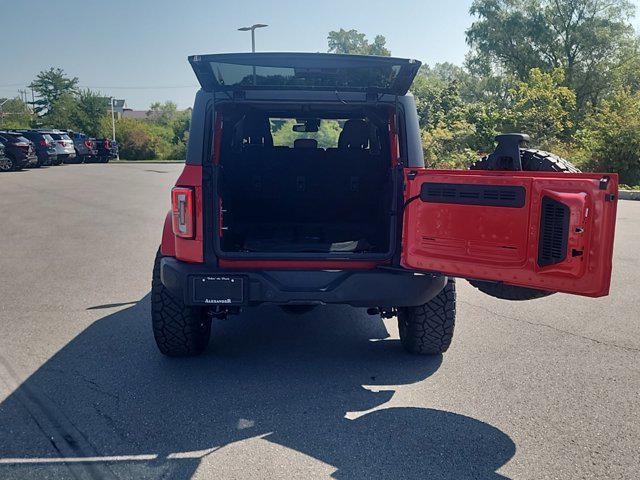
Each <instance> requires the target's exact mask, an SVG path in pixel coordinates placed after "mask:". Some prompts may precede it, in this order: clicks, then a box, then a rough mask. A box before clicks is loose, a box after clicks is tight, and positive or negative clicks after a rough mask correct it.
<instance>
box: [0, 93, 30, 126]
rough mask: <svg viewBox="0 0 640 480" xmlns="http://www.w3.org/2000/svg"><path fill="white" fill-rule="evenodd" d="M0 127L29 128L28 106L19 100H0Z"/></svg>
mask: <svg viewBox="0 0 640 480" xmlns="http://www.w3.org/2000/svg"><path fill="white" fill-rule="evenodd" d="M2 103H4V105H2V107H1V108H0V112H2V116H0V127H2V128H29V126H30V123H31V112H30V111H29V106H28V105H27V104H26V103H24V102H23V101H22V100H21V99H19V98H17V97H16V98H11V99H8V100H7V99H6V98H0V104H2Z"/></svg>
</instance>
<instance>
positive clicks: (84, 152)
mask: <svg viewBox="0 0 640 480" xmlns="http://www.w3.org/2000/svg"><path fill="white" fill-rule="evenodd" d="M67 135H69V137H71V140H73V146H74V148H75V149H76V160H77V161H78V163H82V162H85V163H89V162H91V161H92V160H95V158H96V157H97V156H98V149H97V148H96V141H95V139H93V138H90V137H88V136H87V135H85V134H84V133H80V132H72V131H67Z"/></svg>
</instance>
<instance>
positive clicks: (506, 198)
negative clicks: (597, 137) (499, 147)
mask: <svg viewBox="0 0 640 480" xmlns="http://www.w3.org/2000/svg"><path fill="white" fill-rule="evenodd" d="M405 182H406V185H407V187H406V189H405V204H406V207H405V212H404V230H403V239H402V264H403V266H404V267H406V268H411V269H416V270H427V271H437V272H442V273H445V274H448V275H451V276H456V277H462V278H472V279H481V280H494V281H500V282H504V283H508V284H512V285H519V286H523V287H531V288H537V289H541V290H548V291H554V292H566V293H573V294H577V295H585V296H590V297H600V296H605V295H607V294H608V293H609V284H610V280H611V264H612V256H613V236H614V229H615V220H616V206H617V195H618V177H617V175H615V174H582V173H580V174H577V173H576V174H567V173H551V172H487V171H456V170H452V171H449V170H426V169H405Z"/></svg>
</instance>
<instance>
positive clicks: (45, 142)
mask: <svg viewBox="0 0 640 480" xmlns="http://www.w3.org/2000/svg"><path fill="white" fill-rule="evenodd" d="M38 143H39V144H40V146H41V147H48V146H49V144H48V143H47V141H46V140H44V139H42V140H40V141H39V142H38Z"/></svg>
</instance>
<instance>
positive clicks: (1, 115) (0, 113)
mask: <svg viewBox="0 0 640 480" xmlns="http://www.w3.org/2000/svg"><path fill="white" fill-rule="evenodd" d="M9 100H11V99H10V98H7V99H6V100H5V101H4V102H2V103H0V125H2V124H4V112H3V110H2V107H4V104H5V103H7V102H8V101H9Z"/></svg>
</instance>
